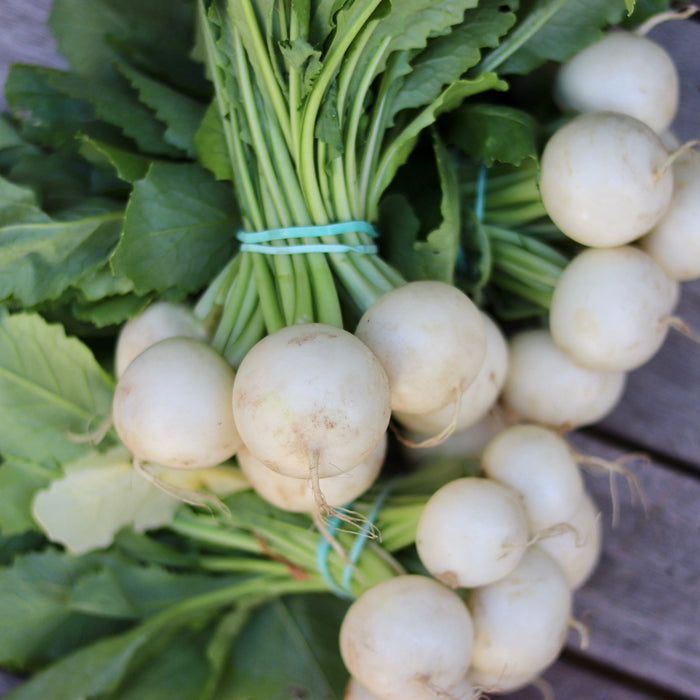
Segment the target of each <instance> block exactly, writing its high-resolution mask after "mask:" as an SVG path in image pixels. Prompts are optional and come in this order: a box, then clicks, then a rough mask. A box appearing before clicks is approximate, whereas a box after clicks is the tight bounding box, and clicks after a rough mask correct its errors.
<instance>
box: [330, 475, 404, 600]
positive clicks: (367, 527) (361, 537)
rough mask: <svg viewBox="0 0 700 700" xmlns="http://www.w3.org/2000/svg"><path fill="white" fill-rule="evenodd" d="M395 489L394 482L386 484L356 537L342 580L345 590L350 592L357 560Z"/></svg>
mask: <svg viewBox="0 0 700 700" xmlns="http://www.w3.org/2000/svg"><path fill="white" fill-rule="evenodd" d="M393 488H394V481H393V480H392V481H390V482H389V483H388V484H386V486H385V487H384V488H383V489H382V490H381V491H380V492H379V495H378V496H377V500H376V501H375V502H374V505H373V506H372V510H370V512H369V514H368V515H367V521H366V522H365V523H363V525H362V530H360V532H359V533H358V534H357V537H355V541H354V542H353V543H352V547H351V548H350V553H349V554H348V559H349V560H350V563H349V564H346V565H345V568H344V569H343V578H342V579H341V582H342V584H343V588H344V589H346V590H347V591H350V581H351V580H352V573H353V571H354V570H355V564H357V560H358V559H359V558H360V554H362V550H363V549H364V547H365V544H367V538H368V537H369V535H370V534H371V532H372V530H371V527H372V526H373V525H374V521H375V520H376V519H377V516H378V515H379V511H380V509H381V507H382V506H383V505H384V501H386V499H387V496H388V495H389V493H390V492H391V490H392V489H393Z"/></svg>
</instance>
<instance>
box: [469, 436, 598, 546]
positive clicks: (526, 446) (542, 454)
mask: <svg viewBox="0 0 700 700" xmlns="http://www.w3.org/2000/svg"><path fill="white" fill-rule="evenodd" d="M481 466H482V468H483V470H484V473H485V474H486V476H488V477H490V478H491V479H495V480H496V481H498V482H500V483H503V484H507V485H508V486H510V487H512V488H514V489H515V490H516V491H517V492H518V493H519V494H520V495H521V496H522V498H523V504H524V507H525V514H526V516H527V521H528V525H529V526H530V531H531V532H532V534H537V533H539V532H542V531H543V530H546V529H547V528H551V527H552V526H554V525H557V524H558V523H561V522H565V521H567V520H568V519H569V518H570V517H571V516H572V515H573V514H574V513H575V512H576V509H577V508H578V507H579V504H580V502H581V499H582V498H583V489H584V487H583V479H582V477H581V472H580V470H579V468H578V464H577V463H576V460H575V458H574V454H573V452H572V450H571V448H570V447H569V445H568V443H567V442H566V440H565V439H564V438H563V437H561V435H559V434H558V433H556V432H554V431H553V430H549V429H547V428H545V427H542V426H539V425H514V426H511V427H510V428H506V429H505V430H503V431H501V432H500V433H499V434H498V435H496V437H495V438H494V439H493V440H491V442H490V443H489V444H488V445H487V446H486V449H485V450H484V454H483V455H482V459H481Z"/></svg>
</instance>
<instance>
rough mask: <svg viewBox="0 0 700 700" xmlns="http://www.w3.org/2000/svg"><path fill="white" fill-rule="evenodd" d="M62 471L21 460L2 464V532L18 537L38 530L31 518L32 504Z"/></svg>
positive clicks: (0, 472) (0, 474) (0, 502)
mask: <svg viewBox="0 0 700 700" xmlns="http://www.w3.org/2000/svg"><path fill="white" fill-rule="evenodd" d="M59 475H60V470H59V469H57V468H56V467H55V466H49V464H39V463H38V462H32V461H30V460H26V459H20V458H18V457H7V458H6V460H5V461H4V462H3V463H2V464H0V530H1V531H2V532H3V534H5V535H18V534H21V533H23V532H27V531H28V530H38V529H39V528H38V526H37V524H36V521H35V520H34V517H33V516H32V501H33V500H34V496H35V494H36V492H37V491H39V490H41V489H43V488H46V487H47V486H48V485H49V484H50V483H51V480H52V479H55V478H56V477H57V476H59Z"/></svg>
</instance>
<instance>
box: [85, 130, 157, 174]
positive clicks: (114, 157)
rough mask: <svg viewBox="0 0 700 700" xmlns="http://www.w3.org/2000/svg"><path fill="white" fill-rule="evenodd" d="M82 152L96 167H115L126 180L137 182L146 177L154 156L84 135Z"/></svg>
mask: <svg viewBox="0 0 700 700" xmlns="http://www.w3.org/2000/svg"><path fill="white" fill-rule="evenodd" d="M80 144H81V145H80V153H81V155H82V156H83V157H84V158H86V159H87V160H88V161H90V162H91V163H92V164H93V165H95V166H96V167H101V168H107V167H113V168H114V169H115V170H116V172H117V175H118V176H119V177H120V178H121V179H122V180H125V181H126V182H135V181H136V180H140V179H141V178H142V177H145V175H146V173H147V172H148V168H149V167H150V165H151V163H152V162H153V158H150V157H148V156H144V155H142V154H140V153H135V152H133V151H127V150H125V149H123V148H118V147H116V146H112V145H111V144H109V143H105V142H104V141H99V140H98V139H93V138H90V137H89V136H82V137H81V140H80Z"/></svg>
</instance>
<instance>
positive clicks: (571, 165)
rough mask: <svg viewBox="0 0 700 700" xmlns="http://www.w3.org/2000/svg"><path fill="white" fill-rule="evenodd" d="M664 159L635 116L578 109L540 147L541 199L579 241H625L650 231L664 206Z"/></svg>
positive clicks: (669, 185)
mask: <svg viewBox="0 0 700 700" xmlns="http://www.w3.org/2000/svg"><path fill="white" fill-rule="evenodd" d="M668 157H669V154H668V151H667V150H666V148H665V147H664V145H663V142H662V141H661V139H660V137H659V136H658V135H657V134H656V132H654V131H653V130H652V129H650V128H649V127H648V126H647V125H646V124H644V123H642V122H640V121H639V120H638V119H635V118H634V117H629V116H627V115H624V114H619V113H615V112H590V113H588V114H581V115H579V116H577V117H574V118H573V119H572V120H571V121H569V122H567V123H566V124H564V126H562V127H560V128H559V129H558V130H557V131H556V132H555V133H554V135H553V136H552V137H551V138H550V139H549V141H548V142H547V144H546V146H545V148H544V151H543V153H542V160H541V178H540V192H541V194H542V201H543V203H544V206H545V208H546V209H547V213H548V214H549V216H550V217H551V218H552V220H553V221H554V223H555V224H556V225H557V226H558V227H559V228H560V229H561V230H562V231H563V233H565V234H566V235H567V236H569V237H570V238H572V239H573V240H575V241H577V242H578V243H582V244H583V245H586V246H591V247H611V246H619V245H624V244H626V243H630V242H632V241H634V240H635V239H637V238H639V237H640V236H642V235H643V234H645V233H647V231H649V230H651V228H652V227H653V226H654V225H655V224H656V223H657V222H658V221H659V220H660V219H661V217H662V216H663V215H664V212H665V211H666V209H667V208H668V206H669V203H670V201H671V195H672V192H673V171H672V169H671V168H670V167H668V165H667V160H668Z"/></svg>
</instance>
